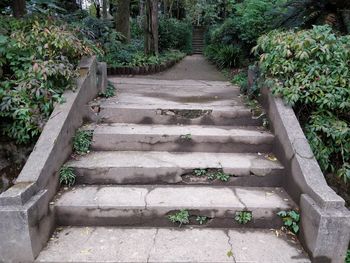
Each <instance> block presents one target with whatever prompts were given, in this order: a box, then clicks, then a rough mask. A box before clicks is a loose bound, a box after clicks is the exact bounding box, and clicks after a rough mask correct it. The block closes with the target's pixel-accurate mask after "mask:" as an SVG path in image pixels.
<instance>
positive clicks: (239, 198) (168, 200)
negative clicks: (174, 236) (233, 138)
mask: <svg viewBox="0 0 350 263" xmlns="http://www.w3.org/2000/svg"><path fill="white" fill-rule="evenodd" d="M54 205H55V207H64V208H67V207H84V208H93V207H95V208H98V209H102V210H103V209H108V208H115V209H130V210H133V209H146V210H152V209H158V208H166V209H168V210H176V209H202V210H203V209H228V210H244V209H248V210H249V211H251V210H255V209H272V210H273V211H275V210H288V209H293V208H295V207H296V205H295V203H294V202H293V201H292V199H291V198H290V197H289V196H288V194H287V193H286V192H285V191H284V190H283V189H282V188H279V187H233V186H198V185H197V186H183V185H181V186H178V185H172V186H158V185H153V186H151V185H146V186H144V185H137V186H136V185H132V186H129V185H124V186H101V185H92V186H77V187H74V188H73V189H71V190H69V191H63V192H62V193H61V195H60V196H59V197H58V199H57V200H56V201H55V204H54ZM253 213H254V212H253Z"/></svg>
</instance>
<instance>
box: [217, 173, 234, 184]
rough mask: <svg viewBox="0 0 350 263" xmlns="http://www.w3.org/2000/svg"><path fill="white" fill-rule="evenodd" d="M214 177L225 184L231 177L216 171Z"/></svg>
mask: <svg viewBox="0 0 350 263" xmlns="http://www.w3.org/2000/svg"><path fill="white" fill-rule="evenodd" d="M215 177H216V179H218V180H220V181H222V182H227V181H228V180H230V177H231V175H229V174H227V173H224V172H223V171H218V172H216V173H215Z"/></svg>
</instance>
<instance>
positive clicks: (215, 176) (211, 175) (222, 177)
mask: <svg viewBox="0 0 350 263" xmlns="http://www.w3.org/2000/svg"><path fill="white" fill-rule="evenodd" d="M193 174H194V175H195V176H197V177H202V176H206V177H207V179H208V180H210V181H214V180H219V181H221V182H228V181H229V180H230V178H231V177H232V175H231V174H227V173H225V172H224V171H223V170H222V169H203V168H197V169H194V170H193Z"/></svg>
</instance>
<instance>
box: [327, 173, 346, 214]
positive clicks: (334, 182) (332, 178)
mask: <svg viewBox="0 0 350 263" xmlns="http://www.w3.org/2000/svg"><path fill="white" fill-rule="evenodd" d="M326 180H327V183H328V185H329V186H330V187H331V188H332V189H333V190H334V191H335V192H336V193H337V194H338V195H340V196H341V197H342V198H344V200H345V206H346V207H347V208H349V209H350V182H348V183H347V184H345V183H344V181H342V180H341V179H340V178H338V177H337V176H336V175H334V174H327V175H326Z"/></svg>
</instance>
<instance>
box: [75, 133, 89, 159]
mask: <svg viewBox="0 0 350 263" xmlns="http://www.w3.org/2000/svg"><path fill="white" fill-rule="evenodd" d="M91 143H92V131H84V130H79V131H77V133H76V134H75V136H74V138H73V149H74V151H75V152H76V153H77V154H81V155H82V154H86V153H88V152H89V150H90V146H91Z"/></svg>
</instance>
